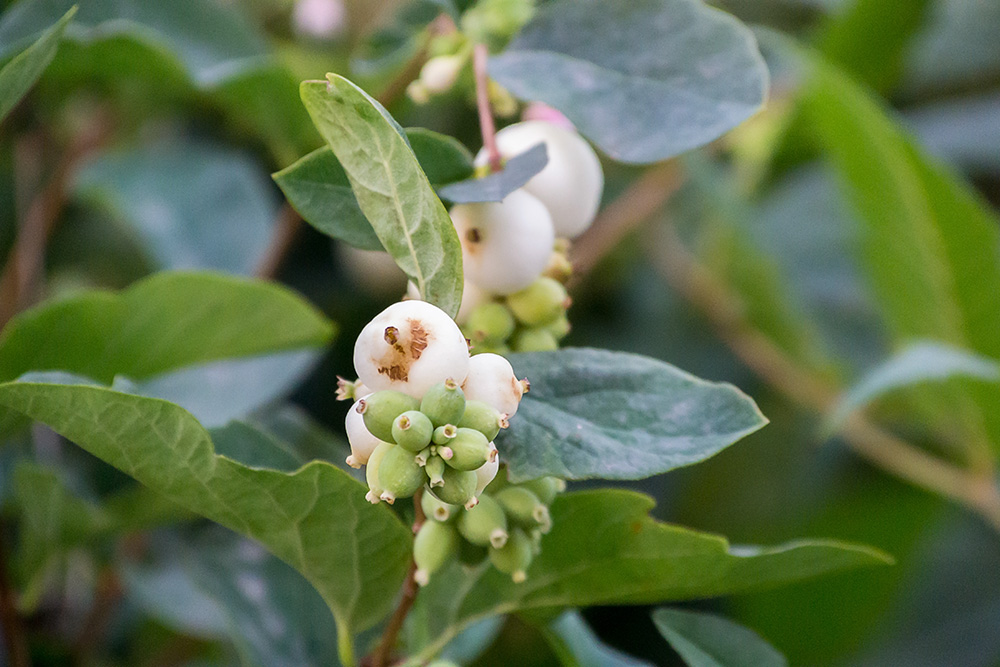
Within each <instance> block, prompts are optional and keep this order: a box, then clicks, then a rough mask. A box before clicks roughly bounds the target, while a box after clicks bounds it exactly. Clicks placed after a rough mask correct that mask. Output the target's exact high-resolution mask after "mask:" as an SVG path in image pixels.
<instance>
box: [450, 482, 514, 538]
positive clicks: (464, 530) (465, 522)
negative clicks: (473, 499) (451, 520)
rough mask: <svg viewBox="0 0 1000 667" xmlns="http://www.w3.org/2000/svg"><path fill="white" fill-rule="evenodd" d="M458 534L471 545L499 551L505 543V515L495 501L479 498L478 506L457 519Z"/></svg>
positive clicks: (483, 497) (485, 497)
mask: <svg viewBox="0 0 1000 667" xmlns="http://www.w3.org/2000/svg"><path fill="white" fill-rule="evenodd" d="M458 532H459V534H460V535H461V536H462V537H464V538H465V539H467V540H468V541H469V542H472V543H473V544H478V545H479V546H482V547H485V546H492V547H495V548H497V549H499V548H500V547H502V546H503V545H504V544H506V543H507V515H506V514H504V511H503V508H502V507H500V504H499V503H497V501H495V500H493V499H492V498H490V497H489V496H486V495H483V496H479V504H478V505H476V506H475V507H473V508H472V509H470V510H466V511H465V512H462V515H461V516H460V517H458Z"/></svg>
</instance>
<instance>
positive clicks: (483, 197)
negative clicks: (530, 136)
mask: <svg viewBox="0 0 1000 667" xmlns="http://www.w3.org/2000/svg"><path fill="white" fill-rule="evenodd" d="M548 161H549V156H548V152H547V151H546V149H545V144H544V143H541V144H538V145H536V146H532V147H531V148H529V149H528V150H526V151H525V152H523V153H521V154H520V155H518V156H517V157H513V158H511V159H510V161H508V162H507V164H506V165H504V168H503V171H499V172H497V173H495V174H488V175H486V176H483V177H482V178H472V179H469V180H467V181H460V182H458V183H452V184H451V185H447V186H445V187H443V188H441V189H440V190H438V194H440V195H441V196H442V197H444V198H445V199H448V200H451V201H453V202H455V203H456V204H468V203H471V202H482V201H501V200H503V198H504V197H506V196H507V195H509V194H510V193H511V192H513V191H514V190H517V189H518V188H519V187H521V186H523V185H524V184H525V183H527V182H528V181H530V180H531V177H532V176H534V175H535V174H537V173H538V172H540V171H541V170H542V169H544V168H545V165H546V164H548Z"/></svg>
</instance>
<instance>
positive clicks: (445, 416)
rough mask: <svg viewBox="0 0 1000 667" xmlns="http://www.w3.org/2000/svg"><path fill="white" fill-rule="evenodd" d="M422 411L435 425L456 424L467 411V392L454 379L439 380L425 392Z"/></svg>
mask: <svg viewBox="0 0 1000 667" xmlns="http://www.w3.org/2000/svg"><path fill="white" fill-rule="evenodd" d="M420 411H421V412H423V413H424V414H425V415H427V417H429V418H430V420H431V423H432V424H434V426H444V425H445V424H456V423H458V420H459V419H461V418H462V414H463V413H464V412H465V392H463V391H462V388H461V387H459V386H458V383H457V382H455V381H454V380H451V379H448V380H445V381H444V382H439V383H438V384H436V385H434V386H433V387H431V388H430V389H428V390H427V393H426V394H424V397H423V399H422V400H421V401H420Z"/></svg>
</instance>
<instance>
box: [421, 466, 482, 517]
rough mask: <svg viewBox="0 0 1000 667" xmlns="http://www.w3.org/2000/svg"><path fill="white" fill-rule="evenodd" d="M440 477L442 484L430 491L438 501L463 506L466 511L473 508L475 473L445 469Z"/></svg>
mask: <svg viewBox="0 0 1000 667" xmlns="http://www.w3.org/2000/svg"><path fill="white" fill-rule="evenodd" d="M441 477H442V478H443V480H444V484H442V485H441V486H437V487H434V488H433V489H431V491H432V492H433V493H434V495H435V496H437V497H438V500H441V501H444V502H446V503H449V504H451V505H465V506H466V509H468V508H469V507H473V506H475V504H476V502H474V501H477V499H476V473H475V472H473V471H471V470H455V469H454V468H448V467H446V468H445V469H444V473H442V475H441Z"/></svg>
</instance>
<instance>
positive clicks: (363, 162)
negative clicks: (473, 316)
mask: <svg viewBox="0 0 1000 667" xmlns="http://www.w3.org/2000/svg"><path fill="white" fill-rule="evenodd" d="M327 78H328V79H329V81H328V82H327V81H305V82H303V83H302V88H301V95H302V102H303V103H304V104H305V106H306V110H307V111H308V112H309V115H310V116H311V117H312V119H313V123H314V124H315V125H316V128H317V129H318V130H319V132H320V134H321V135H323V138H324V139H325V140H326V142H327V144H328V145H329V146H330V148H331V149H332V150H333V153H334V155H336V157H337V160H339V161H340V164H341V165H342V166H343V168H344V171H345V172H346V174H347V178H348V180H349V181H350V183H351V189H352V190H353V191H354V196H355V198H356V199H357V201H358V206H359V207H360V208H361V211H362V212H363V213H364V214H365V217H366V218H368V222H369V223H371V226H372V228H373V229H374V230H375V235H376V236H378V238H379V241H381V243H382V246H383V247H384V248H385V249H386V250H387V251H388V252H389V254H390V255H392V257H393V259H395V260H396V263H397V264H398V265H399V268H401V269H402V270H403V272H404V273H406V275H407V276H409V277H410V279H411V280H412V281H413V283H414V284H415V285H416V286H417V289H418V291H419V292H420V295H421V297H422V298H423V299H424V300H425V301H429V302H430V303H433V304H434V305H436V306H438V307H439V308H441V309H442V310H444V311H445V312H446V313H448V314H449V315H451V316H452V317H454V316H455V315H456V314H457V313H458V307H459V305H460V304H461V302H462V286H463V282H462V249H461V246H460V245H459V242H458V234H457V233H456V232H455V228H454V226H452V223H451V218H449V217H448V212H447V211H446V210H445V208H444V205H443V204H442V203H441V200H440V199H438V197H437V195H436V194H434V189H433V188H432V187H431V184H430V182H429V181H428V180H427V175H426V174H425V173H424V171H423V169H421V167H420V163H419V162H418V161H417V158H416V156H415V155H414V154H413V150H412V149H411V148H410V144H409V142H408V141H407V140H406V135H405V134H404V132H403V130H402V128H400V127H399V125H398V124H397V123H396V121H394V120H393V119H392V117H391V116H390V115H389V112H387V111H386V110H385V109H384V108H383V107H382V105H381V104H379V103H378V102H376V101H375V100H374V99H372V98H371V97H369V96H368V94H367V93H365V92H364V91H363V90H361V89H360V88H358V87H357V86H356V85H354V84H353V83H351V82H350V81H348V80H347V79H345V78H344V77H342V76H338V75H336V74H328V75H327Z"/></svg>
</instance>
